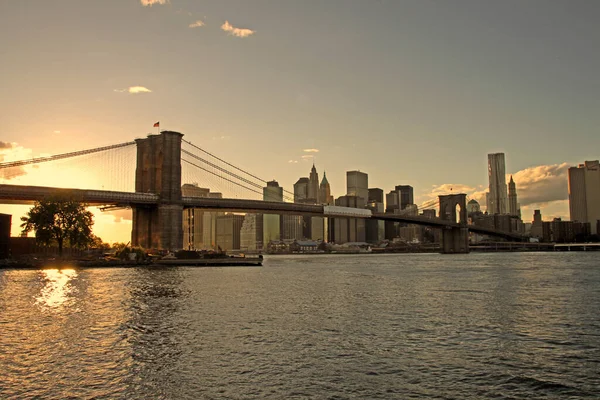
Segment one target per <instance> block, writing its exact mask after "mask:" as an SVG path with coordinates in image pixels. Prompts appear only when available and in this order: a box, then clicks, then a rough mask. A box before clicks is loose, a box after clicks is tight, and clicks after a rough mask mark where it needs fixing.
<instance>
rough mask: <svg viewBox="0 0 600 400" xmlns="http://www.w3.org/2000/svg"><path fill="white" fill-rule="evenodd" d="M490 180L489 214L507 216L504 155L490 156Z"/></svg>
mask: <svg viewBox="0 0 600 400" xmlns="http://www.w3.org/2000/svg"><path fill="white" fill-rule="evenodd" d="M488 178H489V191H488V196H487V212H488V214H507V213H508V193H507V188H506V167H505V161H504V153H495V154H488Z"/></svg>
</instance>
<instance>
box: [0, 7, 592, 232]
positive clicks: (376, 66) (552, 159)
mask: <svg viewBox="0 0 600 400" xmlns="http://www.w3.org/2000/svg"><path fill="white" fill-rule="evenodd" d="M151 3H153V2H148V1H147V2H140V1H138V0H130V1H123V2H118V3H117V2H115V3H104V2H79V1H75V0H65V1H63V2H62V3H61V7H56V6H55V5H53V4H50V2H43V1H31V2H27V4H24V2H3V3H2V4H1V5H0V22H2V24H0V33H2V34H3V35H4V36H5V37H10V38H11V40H10V41H6V42H5V43H4V44H3V45H2V49H3V54H5V56H6V57H5V58H4V60H5V61H4V63H3V69H4V71H3V74H2V75H0V84H2V87H3V88H5V90H3V93H2V94H0V107H1V108H2V109H3V110H4V111H5V112H4V113H3V115H4V118H3V125H4V131H5V133H4V134H3V136H2V138H1V140H2V145H1V146H0V147H1V149H0V150H1V154H2V158H3V159H4V160H5V161H8V160H12V159H22V158H28V157H31V156H37V155H43V154H58V153H64V152H68V151H72V150H79V149H81V148H92V147H97V146H101V145H106V144H111V143H118V142H122V141H124V140H131V139H133V138H135V137H144V136H145V135H146V134H147V133H149V132H153V131H154V130H153V129H152V126H151V125H152V124H153V123H154V122H156V121H161V128H163V129H171V130H177V131H180V132H182V133H183V134H185V135H186V136H185V138H186V139H187V140H190V141H192V142H194V143H199V144H202V146H203V147H205V148H207V149H210V150H211V151H214V152H215V153H216V154H219V155H220V156H222V157H223V158H224V159H228V160H235V163H236V164H237V165H240V166H243V167H245V168H247V169H248V170H250V171H253V172H254V173H256V174H257V175H258V176H264V177H268V179H276V180H277V181H279V182H280V184H281V185H282V186H283V187H284V188H285V189H286V190H291V189H292V187H293V183H294V182H295V180H296V179H297V177H298V176H304V174H306V171H305V169H306V167H307V166H310V163H311V162H312V161H314V162H315V164H316V165H317V167H318V168H319V170H321V171H322V170H325V171H327V172H328V174H327V178H328V181H329V183H330V184H331V188H332V193H334V195H335V196H336V197H338V196H339V195H341V194H343V193H342V192H343V190H342V188H343V187H344V186H345V172H346V171H349V170H360V171H366V172H367V173H368V174H369V175H370V186H372V187H379V188H383V189H384V190H385V191H386V192H387V191H389V190H390V189H391V188H393V187H394V186H395V185H396V184H397V183H398V182H402V183H404V184H407V185H411V186H413V187H414V188H415V203H418V204H421V203H424V202H425V201H426V200H428V199H430V198H433V197H434V196H435V195H437V194H442V193H447V192H449V190H450V188H452V189H453V191H454V192H456V191H464V192H466V193H468V194H470V196H471V197H472V198H475V199H477V200H478V201H479V202H480V204H485V201H483V200H482V198H481V195H482V193H484V192H485V188H486V186H487V185H486V172H485V167H483V168H482V165H483V166H484V165H485V154H488V153H494V152H504V153H505V154H506V155H507V158H508V159H507V165H510V166H511V167H510V169H508V170H507V171H506V172H507V175H510V174H512V175H513V177H514V180H515V182H516V183H517V188H518V192H519V202H520V203H521V212H522V216H523V218H524V220H525V221H528V220H529V219H530V218H531V216H532V215H533V209H537V208H541V209H543V212H544V216H545V217H546V216H547V217H548V218H551V217H559V216H560V217H563V218H568V215H569V208H568V190H567V170H568V168H569V167H572V166H576V165H577V164H578V163H580V162H582V161H583V160H595V159H597V158H598V155H597V154H595V153H594V151H595V150H594V149H597V148H598V147H599V146H598V145H600V138H599V137H598V135H597V132H596V130H597V128H596V127H597V126H598V125H599V122H600V120H599V117H598V116H597V113H595V112H594V110H596V109H597V106H598V105H599V104H598V97H597V95H596V93H597V78H596V72H595V71H597V70H598V67H599V66H600V56H599V55H598V54H597V52H595V51H590V49H594V48H595V47H594V44H595V43H596V42H597V40H598V38H599V37H600V34H599V30H598V28H597V27H596V25H597V24H596V20H597V18H596V17H597V16H598V15H599V12H598V11H599V6H598V5H597V4H596V3H591V2H585V1H574V2H569V3H568V4H565V3H564V2H561V1H544V2H535V1H533V2H527V3H522V2H517V1H507V2H502V3H501V4H495V3H487V4H481V3H478V2H472V1H457V2H452V4H450V3H447V4H445V3H441V4H433V3H426V2H420V1H406V2H399V3H394V2H377V3H375V2H360V1H344V2H342V1H331V2H327V4H324V3H321V2H307V3H306V4H305V7H303V8H302V9H298V8H297V7H294V6H293V5H292V4H278V5H277V6H273V5H272V3H268V2H263V1H257V2H252V4H250V3H248V2H243V1H239V2H238V1H231V2H225V3H226V4H225V3H224V2H217V1H207V2H204V3H202V4H199V3H197V2H193V1H185V0H181V1H178V0H172V1H171V2H167V3H166V4H160V2H154V4H151ZM150 4H151V5H150ZM32 9H35V12H33V13H32V12H31V10H32ZM103 20H104V21H106V20H110V21H111V24H106V23H100V22H99V21H103ZM548 21H557V23H556V24H554V23H553V24H549V23H548ZM307 27H310V28H307ZM283 33H285V34H283ZM40 65H43V68H39V66H40ZM565 132H568V133H569V134H568V135H567V134H565ZM465 143H468V146H465ZM542 143H543V147H542V148H540V144H542ZM574 143H575V144H577V143H580V144H581V145H579V146H578V145H573V144H574ZM584 144H585V145H584ZM532 149H536V150H537V151H531V150H532ZM266 153H268V154H270V157H269V158H268V160H269V162H264V161H263V156H262V155H263V154H266ZM257 154H258V155H260V156H258V157H257ZM275 171H276V172H275ZM79 172H80V171H73V172H72V173H73V174H74V175H76V174H79ZM48 177H50V178H52V176H51V175H50V173H48V174H47V175H45V176H44V178H48ZM101 178H105V177H101V176H99V177H98V180H102V179H101ZM20 179H21V181H25V182H26V177H20ZM82 179H84V178H82ZM88 179H89V178H88ZM507 180H508V177H507ZM44 181H45V182H46V181H48V182H50V179H48V180H44ZM83 182H85V179H84V180H83ZM7 183H14V180H13V179H11V180H10V181H7ZM23 209H26V208H23V207H21V208H13V207H12V206H6V207H4V206H3V211H4V212H9V213H13V214H15V216H18V215H20V214H22V210H23ZM13 210H16V211H15V212H13ZM19 210H21V211H19ZM97 215H98V217H97V225H96V227H97V228H98V229H99V230H100V232H101V234H102V232H104V233H105V234H110V232H113V231H115V230H118V228H119V227H118V224H119V222H117V221H119V220H120V219H119V217H115V216H112V215H110V214H104V215H99V214H97ZM124 231H126V229H124Z"/></svg>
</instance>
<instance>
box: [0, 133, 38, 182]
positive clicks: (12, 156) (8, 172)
mask: <svg viewBox="0 0 600 400" xmlns="http://www.w3.org/2000/svg"><path fill="white" fill-rule="evenodd" d="M27 158H31V150H26V149H24V148H23V147H21V146H17V145H16V143H8V142H1V141H0V162H11V161H19V160H24V159H27ZM26 174H27V171H25V168H24V167H22V166H19V167H10V168H3V169H0V179H4V180H10V179H14V178H16V177H18V176H22V175H26Z"/></svg>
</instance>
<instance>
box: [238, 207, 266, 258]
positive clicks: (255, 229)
mask: <svg viewBox="0 0 600 400" xmlns="http://www.w3.org/2000/svg"><path fill="white" fill-rule="evenodd" d="M262 241H263V215H262V214H246V217H245V218H244V223H243V224H242V229H241V230H240V249H241V250H244V251H261V250H262V248H263V246H262Z"/></svg>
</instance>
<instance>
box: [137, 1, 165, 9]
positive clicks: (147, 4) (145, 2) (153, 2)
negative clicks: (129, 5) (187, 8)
mask: <svg viewBox="0 0 600 400" xmlns="http://www.w3.org/2000/svg"><path fill="white" fill-rule="evenodd" d="M168 2H169V0H140V3H142V5H143V6H150V7H152V6H153V5H154V4H161V5H163V4H167V3H168Z"/></svg>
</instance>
